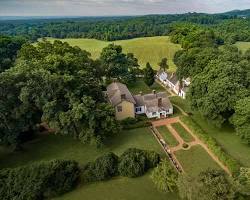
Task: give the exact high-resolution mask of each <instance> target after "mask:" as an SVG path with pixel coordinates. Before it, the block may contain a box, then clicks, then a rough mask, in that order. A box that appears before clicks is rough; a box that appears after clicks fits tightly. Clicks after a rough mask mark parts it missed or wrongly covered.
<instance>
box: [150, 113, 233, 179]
mask: <svg viewBox="0 0 250 200" xmlns="http://www.w3.org/2000/svg"><path fill="white" fill-rule="evenodd" d="M177 122H179V123H180V124H181V125H182V126H183V127H184V128H185V129H186V130H187V131H188V132H189V133H190V134H191V135H192V136H193V138H194V141H192V142H189V143H186V142H184V140H183V139H182V137H181V136H180V135H179V134H178V132H177V131H176V130H175V129H174V128H173V127H172V126H171V124H173V123H177ZM152 125H153V127H154V129H155V130H157V129H156V127H158V126H167V128H168V129H169V131H170V132H171V134H172V135H173V136H174V137H175V139H176V140H177V141H178V142H179V144H178V145H177V146H175V147H171V148H170V150H171V153H173V155H174V152H176V151H179V150H182V149H184V148H183V144H184V143H186V144H188V146H189V147H188V148H186V149H184V150H188V149H190V148H191V147H192V146H195V145H200V146H202V147H203V148H204V149H205V150H206V152H207V153H208V154H209V155H210V156H211V158H212V159H213V160H214V161H215V162H216V163H217V164H218V165H219V166H220V167H221V168H222V169H223V170H224V171H225V172H227V173H228V174H230V175H231V173H230V171H229V169H228V168H227V167H226V166H225V165H224V164H223V163H222V162H221V161H220V160H219V159H218V157H217V156H216V155H215V154H214V153H213V152H212V151H211V150H210V149H209V148H208V147H207V145H206V144H205V143H203V142H202V141H201V140H200V139H199V138H198V137H197V136H196V135H195V134H194V133H193V132H192V131H191V130H190V129H189V128H188V126H187V125H186V124H184V123H183V122H182V121H181V120H180V118H179V117H175V118H169V119H164V120H159V121H154V122H152ZM157 132H158V131H157ZM158 134H159V137H161V139H162V140H163V138H162V136H161V134H160V133H159V132H158ZM174 158H175V159H176V157H175V155H174ZM176 160H177V159H176ZM177 161H178V160H177ZM178 163H179V162H178ZM179 165H180V163H179ZM180 166H181V165H180Z"/></svg>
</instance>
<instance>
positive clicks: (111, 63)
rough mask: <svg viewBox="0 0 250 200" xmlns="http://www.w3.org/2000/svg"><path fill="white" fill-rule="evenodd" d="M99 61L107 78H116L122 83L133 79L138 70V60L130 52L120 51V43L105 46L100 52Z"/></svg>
mask: <svg viewBox="0 0 250 200" xmlns="http://www.w3.org/2000/svg"><path fill="white" fill-rule="evenodd" d="M100 62H101V64H102V67H103V70H104V75H105V77H106V78H107V79H108V80H112V79H117V80H119V81H120V82H124V83H131V82H133V81H135V79H136V73H137V72H138V70H139V64H138V60H137V59H136V58H135V57H134V55H133V54H132V53H129V54H127V55H125V54H124V53H122V47H121V46H120V45H114V44H110V45H108V46H107V47H105V48H104V49H103V50H102V52H101V56H100Z"/></svg>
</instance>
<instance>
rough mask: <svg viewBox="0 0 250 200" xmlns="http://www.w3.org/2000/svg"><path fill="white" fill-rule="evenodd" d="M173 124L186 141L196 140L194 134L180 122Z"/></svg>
mask: <svg viewBox="0 0 250 200" xmlns="http://www.w3.org/2000/svg"><path fill="white" fill-rule="evenodd" d="M171 126H172V127H173V128H174V129H175V130H176V132H177V133H178V134H179V135H180V136H181V137H182V139H183V140H184V141H185V142H192V141H194V138H193V136H192V135H191V134H190V133H189V132H188V131H187V130H186V129H185V128H184V127H183V126H182V125H181V124H180V123H179V122H178V123H173V124H171Z"/></svg>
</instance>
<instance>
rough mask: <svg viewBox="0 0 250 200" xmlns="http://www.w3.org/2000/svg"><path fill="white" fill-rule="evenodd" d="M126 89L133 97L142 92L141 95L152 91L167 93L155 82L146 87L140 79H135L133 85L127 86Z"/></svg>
mask: <svg viewBox="0 0 250 200" xmlns="http://www.w3.org/2000/svg"><path fill="white" fill-rule="evenodd" d="M128 89H129V91H130V92H131V93H132V94H134V95H136V94H139V93H140V92H142V93H143V94H148V93H151V92H152V91H153V90H155V91H156V92H167V91H166V90H165V89H164V88H163V87H162V86H161V85H159V84H158V83H156V82H155V83H154V84H153V85H152V86H150V87H149V86H147V85H146V83H145V82H144V81H143V80H142V79H137V81H136V82H135V83H133V84H130V85H128Z"/></svg>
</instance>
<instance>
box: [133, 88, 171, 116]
mask: <svg viewBox="0 0 250 200" xmlns="http://www.w3.org/2000/svg"><path fill="white" fill-rule="evenodd" d="M134 99H135V102H136V104H135V113H136V114H146V115H147V117H148V118H166V117H167V116H168V115H172V114H173V105H172V104H171V102H170V100H169V98H168V96H167V94H166V93H165V92H159V93H156V92H155V91H153V93H151V94H146V95H142V94H139V95H136V96H134Z"/></svg>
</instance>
